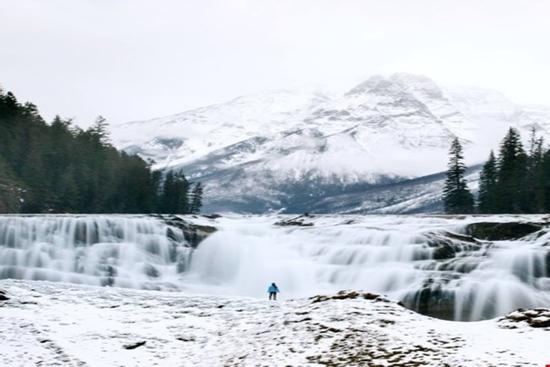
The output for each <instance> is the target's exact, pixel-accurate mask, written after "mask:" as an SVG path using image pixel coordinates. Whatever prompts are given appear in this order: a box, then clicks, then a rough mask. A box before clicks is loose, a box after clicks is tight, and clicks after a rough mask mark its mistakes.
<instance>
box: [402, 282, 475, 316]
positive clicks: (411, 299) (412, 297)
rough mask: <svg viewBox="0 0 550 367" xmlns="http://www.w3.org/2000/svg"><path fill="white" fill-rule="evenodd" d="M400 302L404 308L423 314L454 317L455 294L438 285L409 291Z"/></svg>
mask: <svg viewBox="0 0 550 367" xmlns="http://www.w3.org/2000/svg"><path fill="white" fill-rule="evenodd" d="M402 302H403V304H404V305H405V307H406V308H409V309H411V310H415V311H416V312H419V313H421V314H424V315H429V316H432V317H437V318H439V319H444V320H454V319H455V294H454V292H450V291H446V290H444V289H442V288H441V287H439V286H433V285H426V286H425V287H424V288H423V289H421V290H420V291H417V292H411V293H409V294H408V295H407V296H405V297H404V298H403V300H402ZM467 311H468V310H465V312H466V313H467Z"/></svg>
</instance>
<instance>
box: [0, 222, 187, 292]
mask: <svg viewBox="0 0 550 367" xmlns="http://www.w3.org/2000/svg"><path fill="white" fill-rule="evenodd" d="M168 230H169V226H167V225H166V224H165V223H164V222H163V221H161V220H158V219H155V218H151V217H145V216H114V215H110V216H100V215H97V216H89V215H86V216H66V215H44V216H38V215H37V216H1V217H0V278H17V279H31V280H49V281H64V282H71V283H83V284H92V285H114V286H121V287H131V288H163V287H174V286H176V285H177V283H178V281H177V279H178V277H177V275H178V273H179V272H181V271H183V270H184V268H185V266H186V263H187V261H188V259H189V252H190V251H191V249H190V248H189V247H188V246H186V242H185V240H184V238H183V235H182V234H181V232H178V231H177V230H172V231H171V232H170V235H168Z"/></svg>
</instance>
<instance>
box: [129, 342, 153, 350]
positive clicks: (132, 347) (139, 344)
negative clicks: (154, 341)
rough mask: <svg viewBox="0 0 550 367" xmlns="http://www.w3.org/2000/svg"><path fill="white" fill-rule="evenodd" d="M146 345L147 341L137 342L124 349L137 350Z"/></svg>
mask: <svg viewBox="0 0 550 367" xmlns="http://www.w3.org/2000/svg"><path fill="white" fill-rule="evenodd" d="M145 343H147V342H146V341H140V342H135V343H131V344H126V345H124V349H128V350H132V349H136V348H139V347H141V346H143V345H145Z"/></svg>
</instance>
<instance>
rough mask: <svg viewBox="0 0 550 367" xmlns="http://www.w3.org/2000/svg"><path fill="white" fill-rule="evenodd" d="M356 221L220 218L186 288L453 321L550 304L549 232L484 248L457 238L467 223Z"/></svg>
mask: <svg viewBox="0 0 550 367" xmlns="http://www.w3.org/2000/svg"><path fill="white" fill-rule="evenodd" d="M469 220H473V219H472V218H470V219H469ZM353 221H355V223H350V220H349V218H344V217H338V216H322V217H319V219H316V220H315V224H314V225H313V226H311V227H277V226H274V225H273V223H274V219H273V217H269V216H266V217H252V216H251V217H247V218H240V219H238V218H234V219H226V220H225V222H224V221H223V220H222V221H221V222H220V227H219V229H220V230H219V231H218V232H216V233H215V234H213V235H212V236H210V237H209V238H207V239H206V240H205V241H204V242H203V243H201V245H200V246H199V247H198V249H197V250H196V251H195V252H194V254H193V258H192V261H191V264H190V271H189V272H188V273H187V274H186V281H187V282H189V283H195V284H197V285H199V284H200V285H201V286H202V287H203V289H206V287H208V292H217V293H222V294H234V295H247V296H255V297H258V296H263V295H264V294H265V292H266V290H265V288H266V287H267V285H268V284H270V283H271V282H276V283H277V284H278V285H279V286H280V288H281V290H282V292H283V293H282V296H283V297H287V298H292V297H303V296H311V295H314V294H319V293H327V292H335V291H338V290H341V289H362V290H365V291H369V292H373V293H380V294H385V295H387V296H389V297H390V298H393V299H395V300H400V301H402V302H403V303H404V304H405V305H406V306H407V307H409V308H411V309H414V310H416V311H419V312H422V313H425V314H428V315H432V316H436V317H440V318H446V319H452V320H480V319H486V318H491V317H496V316H500V315H503V314H505V313H507V312H510V311H512V310H514V309H516V308H520V307H525V308H527V307H541V306H546V307H548V306H550V278H549V276H550V247H546V244H547V243H549V240H550V234H548V235H544V236H542V237H539V238H532V239H521V240H517V241H494V242H489V241H475V240H473V239H470V238H467V237H465V236H463V235H461V234H460V233H461V232H462V231H463V228H464V226H465V224H467V222H465V221H464V220H456V219H448V218H437V217H434V218H430V217H420V216H419V217H415V216H410V217H407V216H364V217H360V216H357V217H354V220H352V222H353Z"/></svg>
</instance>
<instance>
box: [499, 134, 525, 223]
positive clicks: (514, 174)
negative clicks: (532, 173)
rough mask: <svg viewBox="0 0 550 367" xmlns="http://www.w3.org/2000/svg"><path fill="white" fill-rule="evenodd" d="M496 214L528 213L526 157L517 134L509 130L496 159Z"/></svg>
mask: <svg viewBox="0 0 550 367" xmlns="http://www.w3.org/2000/svg"><path fill="white" fill-rule="evenodd" d="M497 166H498V175H497V185H496V195H497V196H498V203H497V207H496V210H495V212H496V213H524V212H528V211H529V200H528V195H527V193H528V190H527V182H526V179H527V155H526V154H525V151H524V150H523V145H522V143H521V137H520V135H519V132H518V131H517V130H516V129H514V128H510V129H509V130H508V133H507V134H506V136H505V137H504V139H503V140H502V143H501V145H500V152H499V157H498V165H497Z"/></svg>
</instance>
